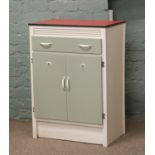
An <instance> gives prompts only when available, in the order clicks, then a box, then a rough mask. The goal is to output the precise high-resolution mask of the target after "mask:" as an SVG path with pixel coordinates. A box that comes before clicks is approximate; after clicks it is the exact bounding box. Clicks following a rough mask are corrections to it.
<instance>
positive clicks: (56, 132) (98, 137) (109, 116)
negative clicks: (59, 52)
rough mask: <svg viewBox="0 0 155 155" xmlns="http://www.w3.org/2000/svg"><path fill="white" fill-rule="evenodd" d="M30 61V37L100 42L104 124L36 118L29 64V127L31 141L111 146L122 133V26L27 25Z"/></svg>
mask: <svg viewBox="0 0 155 155" xmlns="http://www.w3.org/2000/svg"><path fill="white" fill-rule="evenodd" d="M29 33H30V37H29V39H30V60H31V58H32V53H33V50H32V42H31V38H32V36H51V37H73V38H74V37H76V38H78V37H80V38H101V39H102V54H101V56H102V61H103V62H104V67H103V69H102V91H103V96H102V101H103V113H104V114H105V118H103V125H92V124H82V123H74V122H65V121H55V120H45V119H37V118H36V117H35V114H34V111H33V107H34V94H33V67H32V63H31V61H30V64H31V90H32V91H31V93H32V94H31V95H32V128H33V138H37V137H46V138H55V139H63V140H70V141H78V142H84V143H95V144H102V145H103V146H104V147H107V146H108V145H109V144H110V143H112V142H113V141H115V140H116V139H117V138H119V137H120V136H121V135H122V134H124V133H125V97H124V92H125V91H124V89H125V87H124V80H125V78H124V76H125V69H124V66H125V24H120V25H116V26H112V27H108V28H86V27H84V28H82V27H80V28H76V27H54V26H53V27H52V26H46V27H44V26H29Z"/></svg>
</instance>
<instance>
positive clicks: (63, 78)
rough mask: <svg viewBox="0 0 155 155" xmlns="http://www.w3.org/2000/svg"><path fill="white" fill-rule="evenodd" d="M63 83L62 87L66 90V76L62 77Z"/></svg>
mask: <svg viewBox="0 0 155 155" xmlns="http://www.w3.org/2000/svg"><path fill="white" fill-rule="evenodd" d="M61 84H62V89H63V90H65V76H63V77H62V81H61Z"/></svg>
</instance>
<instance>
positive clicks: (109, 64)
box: [106, 24, 125, 144]
mask: <svg viewBox="0 0 155 155" xmlns="http://www.w3.org/2000/svg"><path fill="white" fill-rule="evenodd" d="M123 40H124V24H121V25H118V26H113V27H109V28H107V29H106V78H107V81H106V85H107V131H108V132H107V140H108V144H110V143H111V142H113V141H114V140H115V139H117V138H118V137H120V136H121V135H122V134H123V133H124V126H125V125H124V124H125V121H124V120H125V115H124V111H125V109H124V107H125V106H124V95H125V94H124V61H125V60H124V59H125V57H124V56H125V54H124V45H123V44H124V41H123Z"/></svg>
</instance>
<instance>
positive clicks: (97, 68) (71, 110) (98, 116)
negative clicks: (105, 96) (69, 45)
mask: <svg viewBox="0 0 155 155" xmlns="http://www.w3.org/2000/svg"><path fill="white" fill-rule="evenodd" d="M67 75H68V81H67V83H68V85H69V86H68V87H69V90H68V93H67V105H68V120H69V121H74V122H81V123H93V124H102V100H101V94H102V91H101V57H100V56H88V55H71V56H68V57H67Z"/></svg>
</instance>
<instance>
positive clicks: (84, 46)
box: [79, 44, 92, 50]
mask: <svg viewBox="0 0 155 155" xmlns="http://www.w3.org/2000/svg"><path fill="white" fill-rule="evenodd" d="M79 47H80V48H81V49H83V50H90V49H91V48H92V46H91V45H81V44H80V45H79Z"/></svg>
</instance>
